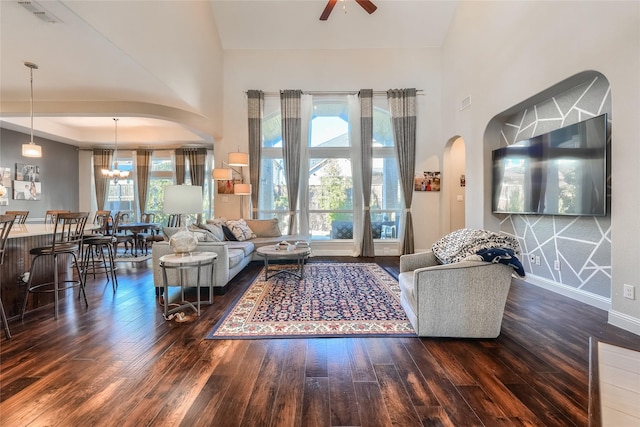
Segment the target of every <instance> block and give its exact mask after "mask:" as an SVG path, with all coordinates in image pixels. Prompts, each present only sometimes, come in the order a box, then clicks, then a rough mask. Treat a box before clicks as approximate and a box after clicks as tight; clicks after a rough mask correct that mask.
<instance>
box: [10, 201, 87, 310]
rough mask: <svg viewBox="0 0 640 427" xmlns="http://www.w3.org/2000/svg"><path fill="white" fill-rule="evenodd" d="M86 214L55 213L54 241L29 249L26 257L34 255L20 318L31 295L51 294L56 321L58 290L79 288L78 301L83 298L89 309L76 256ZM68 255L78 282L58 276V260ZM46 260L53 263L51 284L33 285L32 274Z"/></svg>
mask: <svg viewBox="0 0 640 427" xmlns="http://www.w3.org/2000/svg"><path fill="white" fill-rule="evenodd" d="M88 217H89V213H88V212H68V213H64V212H61V213H57V214H56V220H55V222H54V229H53V240H52V243H51V245H47V246H40V247H35V248H32V249H31V250H30V251H29V254H31V255H33V257H34V258H33V260H32V261H31V269H30V271H29V280H28V281H27V287H26V291H25V296H24V302H23V305H22V312H21V314H20V318H21V319H24V313H25V311H26V310H27V302H28V300H29V294H30V293H38V292H46V293H53V297H54V303H53V304H54V315H55V318H56V319H57V318H58V305H59V299H60V295H59V291H63V290H65V289H69V288H73V287H79V288H80V290H79V292H78V298H79V297H80V295H82V297H83V298H84V303H85V305H86V306H87V307H89V302H88V301H87V294H86V293H85V289H84V279H83V275H82V272H81V271H80V262H79V260H78V255H79V253H80V251H81V248H80V246H81V244H82V237H83V234H84V227H85V225H86V224H87V218H88ZM60 256H71V258H73V259H72V263H71V266H72V268H75V273H76V274H77V277H78V279H77V280H76V279H74V278H73V277H71V278H70V279H68V280H60V277H59V274H58V257H60ZM47 258H51V259H52V260H51V261H52V264H53V281H51V282H44V283H37V284H34V283H33V278H34V271H37V268H38V267H37V266H38V264H39V263H42V262H44V261H45V260H46V259H47Z"/></svg>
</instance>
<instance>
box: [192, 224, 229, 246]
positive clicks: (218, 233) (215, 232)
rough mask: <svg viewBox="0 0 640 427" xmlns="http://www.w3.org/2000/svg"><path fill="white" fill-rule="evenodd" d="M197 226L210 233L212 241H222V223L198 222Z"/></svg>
mask: <svg viewBox="0 0 640 427" xmlns="http://www.w3.org/2000/svg"><path fill="white" fill-rule="evenodd" d="M198 227H200V228H202V229H203V230H206V231H208V232H209V233H211V236H212V240H211V241H212V242H222V241H224V232H223V231H222V225H220V224H198Z"/></svg>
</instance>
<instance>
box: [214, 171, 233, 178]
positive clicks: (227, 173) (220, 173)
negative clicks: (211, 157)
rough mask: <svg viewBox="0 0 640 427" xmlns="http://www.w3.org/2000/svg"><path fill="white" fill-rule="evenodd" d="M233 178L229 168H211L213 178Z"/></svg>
mask: <svg viewBox="0 0 640 427" xmlns="http://www.w3.org/2000/svg"><path fill="white" fill-rule="evenodd" d="M232 178H233V171H232V170H231V169H229V168H216V169H214V170H213V179H215V180H225V181H229V180H231V179H232Z"/></svg>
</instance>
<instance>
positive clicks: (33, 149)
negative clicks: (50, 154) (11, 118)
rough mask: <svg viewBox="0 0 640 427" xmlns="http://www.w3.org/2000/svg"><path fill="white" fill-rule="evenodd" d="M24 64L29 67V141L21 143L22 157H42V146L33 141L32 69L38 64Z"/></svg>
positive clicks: (36, 67)
mask: <svg viewBox="0 0 640 427" xmlns="http://www.w3.org/2000/svg"><path fill="white" fill-rule="evenodd" d="M24 65H25V66H26V67H27V68H29V74H30V76H31V79H30V80H31V141H29V143H28V144H22V155H23V156H24V157H42V147H41V146H39V145H36V144H35V143H34V142H33V70H34V69H35V70H37V69H38V66H37V65H36V64H34V63H33V62H25V63H24Z"/></svg>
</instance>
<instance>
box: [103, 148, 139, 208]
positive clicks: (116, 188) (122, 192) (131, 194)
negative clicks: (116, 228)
mask: <svg viewBox="0 0 640 427" xmlns="http://www.w3.org/2000/svg"><path fill="white" fill-rule="evenodd" d="M114 160H117V162H118V169H120V170H125V171H129V177H128V178H127V179H118V181H117V182H114V180H113V179H110V180H109V181H108V185H107V201H106V202H105V205H104V208H105V209H108V210H111V211H122V212H126V213H128V214H129V219H130V220H134V218H135V212H136V199H137V198H136V194H135V186H134V185H133V179H134V168H133V152H132V151H128V150H118V158H117V159H114Z"/></svg>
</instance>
